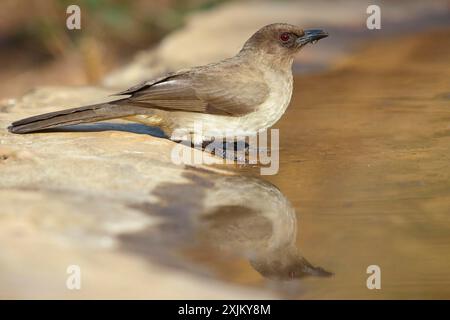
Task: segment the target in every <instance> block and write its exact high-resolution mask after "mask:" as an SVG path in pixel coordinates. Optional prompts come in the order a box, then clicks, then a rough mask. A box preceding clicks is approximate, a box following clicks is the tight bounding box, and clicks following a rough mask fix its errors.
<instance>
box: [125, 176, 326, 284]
mask: <svg viewBox="0 0 450 320" xmlns="http://www.w3.org/2000/svg"><path fill="white" fill-rule="evenodd" d="M184 176H185V178H187V180H188V183H185V184H171V183H166V184H163V185H161V186H159V187H158V190H157V191H155V192H154V194H155V195H156V196H157V197H158V198H159V199H158V200H159V201H158V202H157V203H156V204H155V203H145V204H137V205H136V204H135V205H134V207H135V208H137V209H140V210H142V211H144V212H146V213H147V214H151V215H157V216H158V217H160V218H161V219H163V223H162V224H161V225H159V227H157V228H156V229H152V230H147V231H145V232H143V233H142V232H141V233H139V234H127V235H123V236H122V237H121V240H122V246H123V247H124V249H125V250H127V251H128V252H130V251H131V252H134V253H138V254H140V255H145V256H146V257H147V258H149V259H151V260H152V261H153V262H155V261H156V262H159V263H165V264H166V265H167V264H168V265H170V266H172V267H182V266H183V265H184V266H185V267H186V266H187V265H189V266H190V267H188V269H192V266H191V264H190V263H189V264H186V263H181V262H180V261H179V260H180V259H179V257H178V259H177V257H174V256H170V257H169V256H168V252H173V251H176V250H168V248H172V249H176V248H178V249H180V248H181V249H182V248H183V247H189V248H190V251H192V248H194V250H203V249H204V248H205V245H206V246H207V247H208V248H209V249H211V248H214V250H208V251H207V252H208V254H209V253H210V252H213V253H214V254H218V255H221V254H227V255H235V256H236V255H237V256H240V257H244V258H245V259H247V260H248V261H249V262H250V265H251V266H252V268H253V269H255V270H256V271H257V272H258V273H260V274H261V275H262V276H263V277H265V278H268V279H271V280H284V281H286V280H292V279H299V278H302V277H305V276H319V277H325V276H330V275H331V273H330V272H328V271H325V270H324V269H322V268H320V267H316V266H313V265H312V264H311V263H309V262H308V261H307V260H306V259H305V258H304V257H303V256H302V254H301V253H300V250H299V248H298V247H297V242H296V240H297V219H296V213H295V209H294V208H293V207H292V205H291V204H290V202H289V201H288V200H287V199H286V197H285V196H284V195H283V194H282V193H281V191H280V190H279V189H278V188H277V187H276V186H274V185H273V184H271V183H269V182H266V181H263V180H261V179H259V178H256V177H247V176H238V175H235V174H217V173H211V172H206V171H203V170H198V169H188V170H187V172H186V173H185V175H184ZM211 259H214V257H211Z"/></svg>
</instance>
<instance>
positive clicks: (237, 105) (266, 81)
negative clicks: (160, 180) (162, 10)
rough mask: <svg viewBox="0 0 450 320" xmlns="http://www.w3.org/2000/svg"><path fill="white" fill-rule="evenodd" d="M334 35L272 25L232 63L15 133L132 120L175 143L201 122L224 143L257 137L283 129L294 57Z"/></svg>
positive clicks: (46, 118)
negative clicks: (231, 137)
mask: <svg viewBox="0 0 450 320" xmlns="http://www.w3.org/2000/svg"><path fill="white" fill-rule="evenodd" d="M326 36H327V34H326V33H324V32H323V31H321V30H307V31H303V30H302V29H300V28H298V27H296V26H292V25H288V24H280V23H278V24H272V25H268V26H265V27H263V28H261V29H260V30H259V31H257V32H256V33H255V34H254V35H253V36H252V37H251V38H250V39H249V40H247V42H246V43H245V44H244V46H243V48H242V50H241V51H240V52H239V53H238V54H237V55H236V56H234V57H232V58H229V59H225V60H223V61H220V62H218V63H213V64H209V65H206V66H200V67H194V68H191V69H186V70H181V71H178V72H175V73H169V74H167V75H165V76H163V77H160V78H157V79H153V80H151V81H146V82H143V83H141V84H139V85H137V86H134V87H132V88H130V89H128V90H125V91H122V92H120V93H118V94H117V95H130V97H128V98H123V99H120V100H116V101H112V102H108V103H104V104H96V105H91V106H85V107H81V108H74V109H68V110H62V111H57V112H52V113H47V114H42V115H38V116H34V117H30V118H26V119H22V120H19V121H16V122H13V123H12V124H11V126H10V127H9V128H8V129H9V130H10V132H13V133H28V132H34V131H39V130H43V129H48V128H53V127H58V126H64V125H73V124H78V123H86V122H96V121H102V120H108V119H115V118H124V119H127V120H132V121H138V122H143V123H146V124H149V125H158V126H160V127H161V128H162V129H163V130H164V131H165V132H166V134H167V135H168V136H170V137H172V135H173V133H174V131H176V130H184V131H186V132H187V133H189V134H192V133H195V128H194V127H195V126H194V123H195V122H198V121H200V122H202V123H203V125H204V128H203V130H204V132H202V135H204V136H212V135H214V136H216V135H217V134H215V133H217V131H219V132H225V131H227V132H235V133H236V134H252V133H255V132H257V131H258V130H260V129H264V128H267V127H268V126H271V125H272V124H273V123H275V122H276V121H277V120H278V119H279V118H280V117H281V115H282V114H283V113H284V111H285V109H286V107H287V105H288V104H289V101H290V97H291V93H292V72H291V66H292V61H293V56H294V54H295V53H297V52H298V51H299V50H300V48H302V47H303V46H304V45H305V44H307V43H309V42H312V41H315V40H318V39H321V38H324V37H326ZM213 133H214V134H213ZM222 135H225V134H222Z"/></svg>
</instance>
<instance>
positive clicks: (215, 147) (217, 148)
mask: <svg viewBox="0 0 450 320" xmlns="http://www.w3.org/2000/svg"><path fill="white" fill-rule="evenodd" d="M203 149H204V151H206V152H209V153H211V154H214V155H216V156H218V157H221V158H222V159H226V160H231V161H237V162H238V163H241V164H245V163H246V155H247V152H248V150H249V145H248V143H246V141H245V139H244V140H238V141H226V140H225V141H223V140H217V141H215V140H213V141H207V142H203Z"/></svg>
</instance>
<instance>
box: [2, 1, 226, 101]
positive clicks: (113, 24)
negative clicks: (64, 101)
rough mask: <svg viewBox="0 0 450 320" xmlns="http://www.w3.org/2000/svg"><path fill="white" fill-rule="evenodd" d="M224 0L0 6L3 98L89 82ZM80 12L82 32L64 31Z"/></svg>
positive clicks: (57, 2) (99, 77)
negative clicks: (71, 11) (72, 9)
mask: <svg viewBox="0 0 450 320" xmlns="http://www.w3.org/2000/svg"><path fill="white" fill-rule="evenodd" d="M221 2H224V1H223V0H187V1H185V0H152V1H148V0H137V1H114V0H81V1H72V0H32V1H24V0H19V1H16V0H5V1H1V3H0V48H1V49H0V59H1V61H2V62H3V63H2V70H1V72H0V80H1V82H2V88H1V91H0V97H8V96H15V95H17V94H20V93H23V92H24V90H27V89H28V88H30V87H33V86H35V85H38V84H68V85H70V84H75V85H79V84H91V83H96V82H98V81H99V80H100V79H101V78H102V77H103V76H104V75H105V73H106V72H108V71H110V70H112V69H113V68H115V67H116V66H118V65H121V64H122V63H124V62H126V61H128V60H129V59H131V57H132V55H133V53H135V52H136V51H139V50H142V49H147V48H151V47H152V46H153V45H155V44H156V43H158V41H160V40H161V39H162V38H163V37H164V36H165V35H166V34H168V33H169V32H171V31H173V30H175V29H177V28H180V27H182V26H183V24H184V20H185V17H186V15H187V14H189V13H191V12H195V11H202V10H207V9H209V8H212V7H214V6H216V5H218V4H219V3H221ZM71 4H76V5H78V6H79V7H80V8H81V17H82V18H81V19H82V29H81V30H68V29H67V28H66V19H67V17H68V14H66V8H67V7H68V6H69V5H71Z"/></svg>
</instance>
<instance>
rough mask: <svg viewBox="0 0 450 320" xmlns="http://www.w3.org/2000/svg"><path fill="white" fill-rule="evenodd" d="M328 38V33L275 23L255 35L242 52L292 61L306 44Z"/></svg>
mask: <svg viewBox="0 0 450 320" xmlns="http://www.w3.org/2000/svg"><path fill="white" fill-rule="evenodd" d="M326 37H328V33H326V32H324V31H323V30H320V29H308V30H303V29H302V28H299V27H297V26H294V25H291V24H287V23H274V24H269V25H267V26H265V27H262V28H261V29H259V30H258V31H257V32H256V33H254V34H253V35H252V36H251V37H250V39H248V40H247V42H246V43H245V44H244V47H243V48H242V51H241V52H259V53H263V54H267V55H272V56H276V57H278V58H281V59H292V58H293V56H294V55H295V54H296V53H297V52H298V51H299V50H300V49H301V48H302V47H304V46H305V45H306V44H308V43H314V42H316V41H318V40H320V39H323V38H326Z"/></svg>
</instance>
